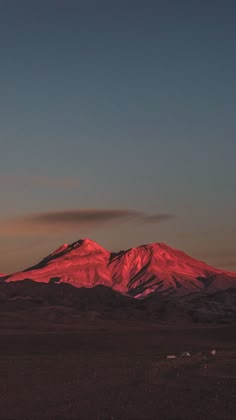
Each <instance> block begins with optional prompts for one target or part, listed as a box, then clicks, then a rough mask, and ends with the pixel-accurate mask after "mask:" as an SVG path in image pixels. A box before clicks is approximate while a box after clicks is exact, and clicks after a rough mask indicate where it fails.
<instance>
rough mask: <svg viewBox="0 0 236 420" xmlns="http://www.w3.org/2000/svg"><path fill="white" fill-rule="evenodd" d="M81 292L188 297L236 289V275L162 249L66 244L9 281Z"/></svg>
mask: <svg viewBox="0 0 236 420" xmlns="http://www.w3.org/2000/svg"><path fill="white" fill-rule="evenodd" d="M25 279H31V280H33V281H34V282H42V283H66V284H69V285H72V286H75V287H77V288H81V287H85V288H93V287H95V286H97V285H102V286H106V287H109V288H111V289H112V290H114V291H116V292H119V293H120V294H123V295H126V296H130V297H135V298H145V297H147V296H151V295H154V296H157V295H158V296H185V295H189V294H192V293H207V294H210V293H211V294H214V293H215V292H217V291H222V290H226V289H229V288H235V287H236V273H231V272H227V271H223V270H219V269H216V268H213V267H210V266H209V265H207V264H205V263H203V262H201V261H198V260H195V259H193V258H191V257H190V256H188V255H187V254H185V253H184V252H182V251H179V250H176V249H173V248H171V247H170V246H168V245H166V244H163V243H154V244H148V245H142V246H139V247H137V248H132V249H129V250H126V251H120V252H118V253H110V252H109V251H107V250H105V249H104V248H103V247H101V246H100V245H99V244H97V243H96V242H94V241H92V240H90V239H84V240H79V241H77V242H74V243H73V244H71V245H68V244H64V245H62V246H61V247H60V248H58V249H57V250H56V251H54V252H53V253H52V254H50V255H49V256H47V257H46V258H44V259H43V260H42V261H40V262H39V263H38V264H36V265H35V266H33V267H30V268H27V269H26V270H24V271H22V272H18V273H14V274H11V275H8V276H5V277H4V280H5V282H7V283H8V282H17V281H22V280H25Z"/></svg>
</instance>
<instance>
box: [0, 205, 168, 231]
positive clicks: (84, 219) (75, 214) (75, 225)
mask: <svg viewBox="0 0 236 420" xmlns="http://www.w3.org/2000/svg"><path fill="white" fill-rule="evenodd" d="M171 218H173V215H169V214H154V215H148V214H146V213H143V212H139V211H135V210H126V209H110V210H109V209H101V210H100V209H79V210H64V211H51V212H44V213H35V214H31V215H26V216H20V217H17V218H11V219H7V220H2V221H0V230H1V233H2V235H14V236H18V235H21V236H35V235H38V236H50V235H60V234H62V233H67V232H69V231H70V232H72V231H76V230H77V231H80V232H88V231H91V230H95V229H98V228H100V227H101V226H102V227H106V226H111V225H115V224H117V223H126V222H129V223H132V222H136V223H149V224H150V223H153V224H156V223H162V222H164V221H167V220H169V219H171Z"/></svg>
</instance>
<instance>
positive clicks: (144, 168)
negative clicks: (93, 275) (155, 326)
mask: <svg viewBox="0 0 236 420" xmlns="http://www.w3.org/2000/svg"><path fill="white" fill-rule="evenodd" d="M235 19H236V4H235V1H234V0H232V1H231V0H204V1H203V0H198V1H187V0H186V1H182V0H178V1H176V0H142V1H141V0H125V1H124V0H112V1H111V0H81V1H80V0H63V1H62V0H40V1H39V0H28V1H26V0H21V1H19V0H0V62H1V65H0V92H1V95H0V120H1V123H0V152H1V155H0V156H1V165H0V197H1V201H0V203H1V205H0V272H2V273H9V272H13V271H17V270H21V269H23V268H26V267H27V266H30V265H32V264H33V263H36V262H37V261H38V260H40V259H41V258H42V257H44V256H46V255H47V254H48V253H50V252H52V251H53V250H54V249H55V248H57V247H58V246H60V245H61V244H62V243H71V242H74V241H76V240H78V239H81V238H84V237H89V238H91V239H93V240H95V241H97V242H99V243H100V244H101V245H103V246H104V247H106V248H107V249H109V250H111V251H118V250H120V249H126V248H130V247H133V246H137V245H141V244H145V243H151V242H165V243H167V244H168V245H170V246H173V247H175V248H179V249H181V250H183V251H185V252H187V253H189V254H190V255H192V256H193V257H195V258H199V259H201V260H204V261H206V262H207V263H209V264H211V265H214V266H216V267H220V268H225V269H228V270H231V271H233V270H235V271H236V221H235V214H236V194H235V191H236V169H235V160H236V54H235V44H236V25H235Z"/></svg>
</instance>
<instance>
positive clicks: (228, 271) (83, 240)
mask: <svg viewBox="0 0 236 420" xmlns="http://www.w3.org/2000/svg"><path fill="white" fill-rule="evenodd" d="M86 241H87V242H91V243H93V244H96V245H98V246H99V247H101V248H103V249H104V250H106V251H108V252H109V253H110V254H113V253H115V254H119V253H120V252H121V251H122V252H123V251H124V252H128V251H129V250H131V249H134V248H141V247H147V246H150V245H158V246H163V245H164V246H165V247H167V248H170V249H171V250H173V251H181V252H183V254H185V255H186V256H187V257H190V258H192V259H193V260H196V261H197V262H199V263H204V264H207V263H206V261H203V260H198V259H196V258H195V257H194V256H192V255H189V254H188V253H186V252H185V251H184V250H180V249H177V248H174V247H172V246H170V245H169V244H167V243H165V242H151V243H150V242H149V243H143V244H139V245H137V246H136V247H131V248H122V249H119V250H116V251H114V250H112V249H107V248H105V247H103V245H102V244H101V243H99V242H97V241H94V240H93V239H91V238H89V237H84V238H80V239H78V240H76V241H74V242H71V243H63V244H61V245H59V247H57V248H55V249H52V250H51V251H50V252H49V254H47V255H44V256H43V257H42V258H41V259H38V260H37V261H34V262H33V263H32V264H31V265H29V266H27V267H22V269H21V270H18V272H21V271H24V270H25V269H26V270H28V269H29V268H30V267H34V265H37V264H38V263H40V262H41V261H42V260H43V259H44V258H47V257H49V256H50V255H52V254H55V253H56V252H58V251H59V250H61V248H64V247H65V246H66V247H70V246H72V245H75V244H77V243H78V242H82V243H83V242H86ZM207 265H208V264H207ZM209 267H210V268H217V269H218V270H221V267H214V266H211V265H209ZM222 271H225V273H229V274H230V273H231V274H236V272H234V271H232V270H225V269H222ZM16 272H17V271H15V272H5V273H4V272H2V271H1V270H0V275H3V276H4V275H11V274H14V273H16Z"/></svg>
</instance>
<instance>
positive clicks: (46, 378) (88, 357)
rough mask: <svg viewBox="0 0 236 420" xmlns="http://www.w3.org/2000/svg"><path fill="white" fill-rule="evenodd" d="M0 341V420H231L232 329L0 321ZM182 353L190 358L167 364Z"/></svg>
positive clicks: (235, 362)
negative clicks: (187, 353) (212, 354)
mask: <svg viewBox="0 0 236 420" xmlns="http://www.w3.org/2000/svg"><path fill="white" fill-rule="evenodd" d="M0 334H1V335H0V339H1V345H0V419H1V420H18V419H22V420H27V419H30V420H31V419H32V420H33V419H40V420H41V419H55V420H56V419H58V420H67V419H68V420H75V419H82V420H86V419H89V420H90V419H95V420H99V419H100V420H105V419H106V420H111V419H112V420H125V419H137V420H138V419H143V420H144V419H145V420H148V419H160V420H167V419H168V420H196V419H201V420H210V419H212V420H234V419H236V335H235V326H234V325H230V326H228V325H227V326H224V325H222V326H212V325H211V326H207V325H200V326H196V325H193V326H191V325H186V326H184V325H182V326H177V325H173V324H172V325H170V324H164V323H163V324H161V325H160V324H159V325H158V324H151V323H143V324H142V323H135V322H131V321H130V322H115V321H99V320H95V321H86V320H83V319H78V320H77V321H75V320H72V321H71V323H68V322H67V323H66V324H65V323H64V324H63V322H61V324H60V323H58V322H57V323H54V322H51V323H50V322H49V321H47V322H45V321H42V322H41V323H39V322H37V323H36V322H33V321H32V322H31V324H29V323H26V322H23V321H22V320H18V321H17V322H16V321H15V318H14V317H12V318H11V317H10V316H4V314H3V316H2V322H1V326H0ZM213 348H214V349H216V350H217V353H216V356H215V357H212V356H209V351H210V350H211V349H213ZM183 351H189V352H190V353H191V355H192V356H191V358H178V359H175V360H167V359H166V355H167V354H177V355H179V354H180V353H182V352H183Z"/></svg>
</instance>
